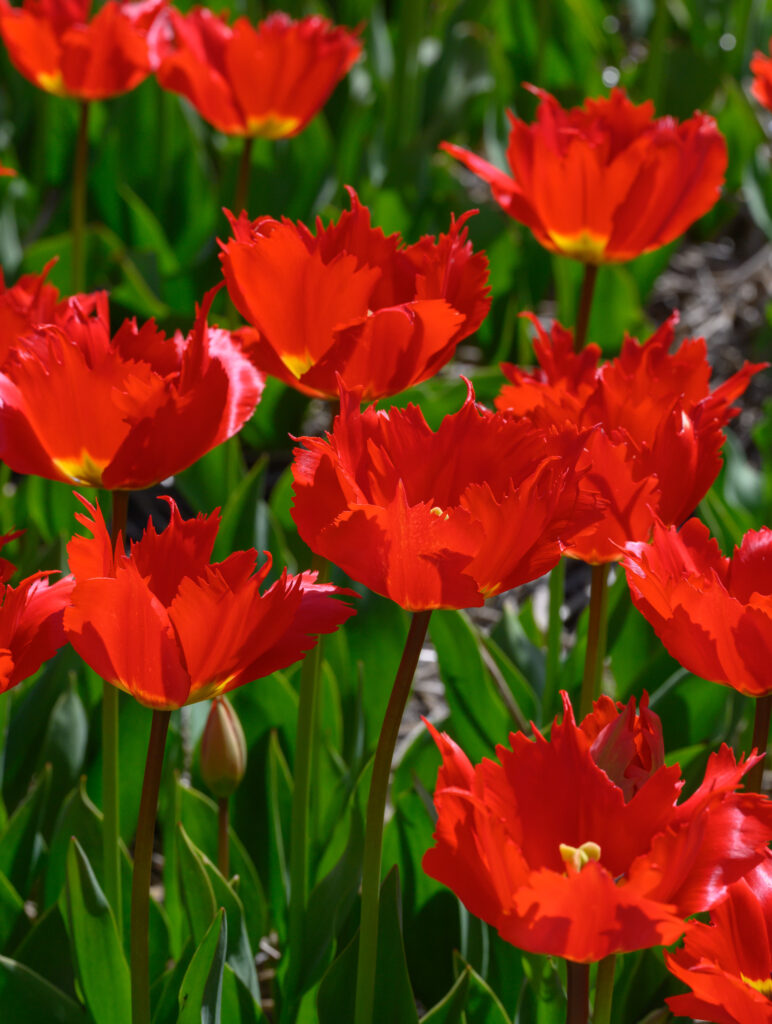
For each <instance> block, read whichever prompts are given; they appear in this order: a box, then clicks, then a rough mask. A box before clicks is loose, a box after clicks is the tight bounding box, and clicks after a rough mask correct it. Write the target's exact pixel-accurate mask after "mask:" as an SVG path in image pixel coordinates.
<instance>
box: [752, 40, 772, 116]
mask: <svg viewBox="0 0 772 1024" xmlns="http://www.w3.org/2000/svg"><path fill="white" fill-rule="evenodd" d="M767 49H768V50H772V39H770V45H769V46H768V47H767ZM751 71H752V72H753V75H754V78H753V82H752V84H751V93H752V94H753V95H754V96H755V97H756V99H757V100H758V101H759V103H761V104H762V106H764V107H766V108H767V110H772V56H770V54H763V53H760V52H758V51H757V52H756V53H754V55H753V60H752V61H751Z"/></svg>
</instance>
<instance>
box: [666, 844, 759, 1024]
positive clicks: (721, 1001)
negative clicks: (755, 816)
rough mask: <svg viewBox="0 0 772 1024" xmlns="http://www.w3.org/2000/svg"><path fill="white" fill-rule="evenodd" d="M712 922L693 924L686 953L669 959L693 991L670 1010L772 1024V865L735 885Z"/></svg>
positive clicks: (722, 1022) (724, 1021)
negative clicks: (771, 999)
mask: <svg viewBox="0 0 772 1024" xmlns="http://www.w3.org/2000/svg"><path fill="white" fill-rule="evenodd" d="M710 920H711V923H710V924H702V923H701V922H696V921H695V922H693V923H692V924H691V925H690V926H689V928H688V930H687V932H686V939H685V942H684V946H683V949H680V950H679V951H678V952H677V953H675V954H670V953H668V954H666V955H665V961H666V963H667V966H668V968H669V969H670V971H671V972H672V973H673V974H674V975H675V976H676V977H677V978H680V979H681V981H683V982H685V983H686V984H687V985H688V986H689V987H690V988H691V990H692V992H691V994H690V995H682V996H671V997H670V998H669V999H668V1000H667V1004H668V1006H669V1007H670V1009H671V1010H672V1011H673V1013H675V1014H677V1015H678V1016H684V1017H694V1018H697V1019H698V1020H703V1021H714V1022H715V1024H772V1002H770V997H772V860H771V859H770V858H767V859H766V860H764V861H762V863H761V864H759V866H758V867H757V868H754V870H753V871H751V872H750V874H748V875H747V876H746V877H745V878H743V879H741V880H740V881H738V882H735V884H734V885H732V886H730V887H729V895H728V896H727V898H726V900H725V901H724V902H723V903H721V904H720V905H719V906H717V907H716V908H715V909H714V910H713V911H712V912H711V915H710Z"/></svg>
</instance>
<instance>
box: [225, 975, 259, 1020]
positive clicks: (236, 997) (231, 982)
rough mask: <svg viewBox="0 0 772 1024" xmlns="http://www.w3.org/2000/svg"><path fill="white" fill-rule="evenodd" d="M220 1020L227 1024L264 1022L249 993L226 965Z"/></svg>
mask: <svg viewBox="0 0 772 1024" xmlns="http://www.w3.org/2000/svg"><path fill="white" fill-rule="evenodd" d="M222 1019H223V1020H224V1021H227V1022H228V1024H264V1022H265V1020H266V1018H265V1016H264V1015H263V1011H262V1010H261V1009H260V1007H259V1006H258V1004H257V1003H256V1002H255V1000H254V998H253V996H252V994H251V993H250V991H249V990H248V989H247V988H246V986H245V985H243V984H242V983H241V981H239V978H238V976H237V975H236V974H235V973H234V972H233V969H232V968H231V967H230V966H229V965H228V964H227V963H226V965H225V968H224V970H223V976H222Z"/></svg>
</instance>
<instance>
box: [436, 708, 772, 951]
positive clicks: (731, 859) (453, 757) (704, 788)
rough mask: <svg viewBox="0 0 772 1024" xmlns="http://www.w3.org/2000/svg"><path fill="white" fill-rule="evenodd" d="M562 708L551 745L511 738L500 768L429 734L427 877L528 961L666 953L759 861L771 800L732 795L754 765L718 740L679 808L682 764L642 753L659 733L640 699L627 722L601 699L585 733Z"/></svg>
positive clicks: (770, 822)
mask: <svg viewBox="0 0 772 1024" xmlns="http://www.w3.org/2000/svg"><path fill="white" fill-rule="evenodd" d="M563 702H564V707H565V714H564V718H563V721H562V723H560V724H558V722H557V721H555V723H554V724H553V726H552V731H551V733H550V738H549V740H546V739H545V738H544V737H543V736H542V735H541V734H540V733H539V732H538V731H536V730H535V738H534V739H533V740H531V739H528V738H527V737H526V736H525V735H523V734H522V733H518V734H512V735H511V736H510V744H511V749H509V748H507V747H503V746H499V747H497V748H496V756H497V757H498V762H496V761H490V760H487V759H486V760H483V761H482V763H481V764H479V765H477V766H472V764H471V763H470V762H469V760H468V758H467V757H466V755H465V754H464V752H463V751H462V750H461V748H460V747H459V746H458V745H457V744H455V743H454V742H453V740H451V739H450V737H448V736H447V735H445V734H441V735H440V734H438V733H437V732H436V731H435V730H434V729H432V727H431V726H429V728H430V729H432V734H433V735H434V738H435V740H436V742H437V745H438V747H439V748H440V752H441V754H442V766H441V768H440V771H439V775H438V777H437V789H436V791H435V795H434V803H435V806H436V808H437V814H438V819H437V825H436V830H435V833H434V838H435V843H436V845H435V846H434V847H433V848H432V849H430V850H429V851H428V852H427V853H426V854H425V856H424V859H423V867H424V870H425V871H426V873H427V874H428V875H430V876H431V877H432V878H436V879H438V880H439V881H440V882H442V883H443V884H445V885H447V886H449V887H450V888H451V889H452V890H453V891H454V892H455V893H456V895H457V896H458V897H459V899H460V900H461V901H462V903H463V904H464V905H465V906H466V907H467V908H468V909H469V910H470V911H471V912H472V913H473V914H476V915H477V916H478V917H481V918H482V919H483V920H484V921H487V922H488V923H489V924H492V925H493V926H494V927H495V928H496V929H497V930H498V932H499V934H500V935H501V936H502V938H504V939H506V940H507V941H508V942H511V943H512V944H513V945H515V946H518V947H520V948H521V949H525V950H528V951H530V952H533V953H543V954H546V955H548V956H561V957H565V958H567V959H569V960H574V961H578V962H582V963H587V962H592V961H596V960H600V959H602V958H603V957H606V956H608V955H610V954H612V953H617V952H629V951H632V950H635V949H643V948H646V947H649V946H658V945H668V944H669V943H671V942H674V941H675V940H676V939H677V938H678V937H679V935H681V933H682V932H683V931H684V929H685V927H686V924H685V920H684V919H685V918H686V917H687V916H688V915H690V914H694V913H696V912H697V911H700V910H706V909H708V908H710V907H712V906H714V905H715V904H716V903H718V902H719V901H720V900H722V899H723V898H724V897H725V895H726V892H727V888H728V886H729V885H730V884H731V883H732V882H734V881H736V880H737V879H738V878H740V877H742V876H743V875H744V874H746V873H747V872H748V871H749V870H750V869H751V868H752V867H754V866H755V865H756V864H758V863H759V862H760V861H761V860H762V858H763V857H764V856H765V851H766V844H767V843H768V842H769V839H770V836H772V803H770V802H769V801H768V800H766V799H765V798H763V797H760V796H756V795H750V794H738V793H736V792H735V790H736V788H737V785H738V783H739V781H740V779H741V778H742V776H743V775H744V774H745V772H746V771H748V769H749V768H750V767H751V766H752V764H753V763H755V761H757V760H758V758H755V757H752V758H749V759H748V760H747V761H744V762H743V761H741V762H740V764H736V763H735V759H734V754H733V753H732V752H731V750H730V749H729V748H728V747H726V746H723V747H722V748H721V750H720V751H719V752H718V753H717V754H712V755H711V758H710V760H709V762H708V767H707V771H706V775H705V779H704V781H703V783H702V784H701V785H700V787H699V788H698V789H697V791H696V792H695V793H694V794H693V795H692V796H691V797H690V798H689V799H688V800H686V801H685V802H684V803H682V804H677V803H676V801H677V799H678V795H679V792H680V789H681V786H682V782H681V781H680V774H681V771H680V768H679V767H678V765H674V766H672V767H667V766H664V765H662V763H661V759H660V757H659V753H658V743H657V742H656V741H655V743H654V745H653V747H652V746H651V745H650V740H649V738H646V740H645V742H644V744H643V746H644V748H647V747H648V749H649V752H656V756H654V757H650V756H649V753H646V754H644V756H643V758H642V757H641V754H642V750H641V740H642V739H643V737H650V736H651V735H652V732H653V733H655V734H656V732H657V731H658V729H657V727H656V726H652V725H651V721H650V722H649V723H648V724H644V725H641V724H640V723H638V724H636V722H635V714H634V712H635V702H634V699H632V700H631V702H630V704H629V705H628V707H627V709H626V710H625V709H622V711H621V712H618V714H619V715H620V717H622V719H623V721H622V725H621V727H618V723H616V722H615V721H613V719H612V718H611V715H610V709H609V707H608V705H606V704H604V705H602V706H601V707H600V708H599V707H598V705H596V707H595V711H593V712H592V714H591V715H590V716H588V718H586V719H585V720H584V721H583V722H582V724H581V725H580V726H579V727H577V726H576V724H575V722H574V717H573V712H572V711H571V705H570V702H569V700H568V697H567V696H565V695H564V697H563ZM644 709H645V704H644V702H642V708H641V712H642V714H643V713H644ZM645 713H646V715H647V717H648V718H649V719H650V720H653V719H654V718H655V716H653V715H652V713H651V712H650V711H646V712H645ZM598 716H599V717H600V722H593V721H591V720H592V719H593V718H595V717H598ZM599 725H602V726H603V728H604V729H608V730H609V731H608V732H607V733H606V742H603V740H601V742H600V743H597V739H598V736H599V735H600V736H601V737H603V732H602V731H601V732H600V733H599ZM609 726H610V729H609ZM593 737H595V741H593Z"/></svg>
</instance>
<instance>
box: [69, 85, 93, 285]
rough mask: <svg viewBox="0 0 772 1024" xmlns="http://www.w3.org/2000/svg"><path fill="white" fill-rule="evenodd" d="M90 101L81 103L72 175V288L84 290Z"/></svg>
mask: <svg viewBox="0 0 772 1024" xmlns="http://www.w3.org/2000/svg"><path fill="white" fill-rule="evenodd" d="M88 111H89V101H88V100H83V101H82V102H81V104H80V117H79V120H78V137H77V141H76V143H75V164H74V167H73V175H72V290H73V292H75V293H77V292H82V291H83V289H84V287H85V284H86V265H85V234H86V182H87V166H88Z"/></svg>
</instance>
